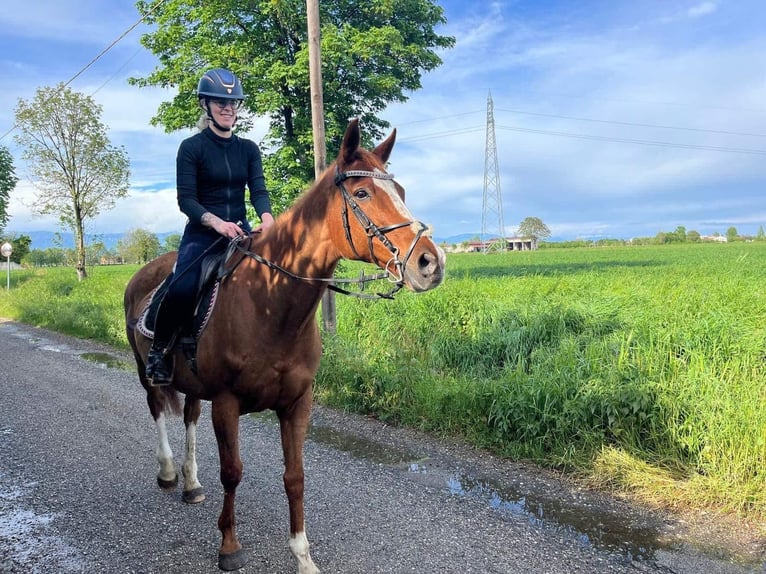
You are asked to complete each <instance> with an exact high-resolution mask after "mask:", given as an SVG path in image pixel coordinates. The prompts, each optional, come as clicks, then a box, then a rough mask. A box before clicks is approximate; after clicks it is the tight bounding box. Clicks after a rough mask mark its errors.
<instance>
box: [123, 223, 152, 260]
mask: <svg viewBox="0 0 766 574" xmlns="http://www.w3.org/2000/svg"><path fill="white" fill-rule="evenodd" d="M160 251H161V249H160V240H159V239H157V236H156V235H155V234H154V233H151V232H150V231H146V230H145V229H133V230H131V231H128V233H126V234H125V237H123V238H122V239H120V240H119V241H118V242H117V253H119V255H120V257H122V258H123V259H124V260H125V261H126V262H129V263H147V262H148V261H150V260H152V259H154V258H155V257H157V256H158V255H159V254H160Z"/></svg>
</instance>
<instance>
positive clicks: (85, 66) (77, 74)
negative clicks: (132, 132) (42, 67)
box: [0, 0, 166, 141]
mask: <svg viewBox="0 0 766 574" xmlns="http://www.w3.org/2000/svg"><path fill="white" fill-rule="evenodd" d="M165 2H166V0H158V2H157V3H156V4H155V5H154V6H152V8H151V9H150V10H149V11H148V12H146V13H145V14H143V15H142V16H141V17H140V18H139V19H138V20H137V21H136V22H135V23H134V24H133V25H132V26H130V28H128V29H127V30H125V31H124V32H123V33H122V34H120V36H119V37H117V39H116V40H114V41H112V43H111V44H109V45H108V46H107V47H106V48H104V49H103V50H101V52H99V54H98V55H97V56H96V57H94V58H93V59H91V61H90V62H88V63H87V64H85V65H84V66H83V67H82V68H80V70H79V71H78V72H77V73H76V74H75V75H74V76H72V77H71V78H69V79H68V80H67V81H66V82H64V87H66V86H68V85H69V84H71V83H72V82H74V81H75V80H76V79H77V78H78V77H79V76H80V75H82V74H83V73H84V72H85V71H86V70H87V69H88V68H90V67H91V66H92V65H93V64H95V63H96V62H97V61H98V60H99V59H101V57H102V56H103V55H104V54H106V53H107V52H108V51H109V50H111V49H112V48H114V46H116V45H117V43H118V42H120V41H121V40H122V39H123V38H124V37H125V36H127V35H128V34H130V33H131V32H132V31H133V30H134V29H135V28H136V27H137V26H138V25H139V24H141V22H143V21H144V20H146V18H148V17H149V16H150V15H151V14H152V13H153V12H154V11H155V10H157V8H159V7H160V6H162V5H163V4H164V3H165ZM131 59H132V58H131ZM110 79H111V78H110ZM101 87H103V86H101ZM99 89H101V88H99ZM17 127H18V124H13V125H12V126H11V128H10V129H9V130H8V131H7V132H5V133H4V134H3V135H2V136H0V141H2V140H3V139H5V137H6V136H7V135H8V134H10V133H11V132H12V131H13V130H15V129H16V128H17Z"/></svg>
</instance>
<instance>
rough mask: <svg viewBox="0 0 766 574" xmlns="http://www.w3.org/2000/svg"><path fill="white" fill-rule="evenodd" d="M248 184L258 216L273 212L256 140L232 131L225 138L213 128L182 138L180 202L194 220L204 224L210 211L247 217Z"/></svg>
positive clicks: (178, 170) (178, 164)
mask: <svg viewBox="0 0 766 574" xmlns="http://www.w3.org/2000/svg"><path fill="white" fill-rule="evenodd" d="M245 185H247V188H248V189H249V190H250V203H252V205H253V207H254V208H255V212H256V213H257V214H258V217H261V216H262V215H263V214H264V213H266V212H269V213H270V212H271V201H270V200H269V194H268V191H267V190H266V180H265V178H264V177H263V166H262V164H261V151H260V150H259V149H258V146H257V145H256V143H255V142H253V141H251V140H248V139H243V138H239V137H237V136H236V135H233V134H232V136H231V137H230V138H222V137H220V136H218V135H216V134H215V132H213V131H212V130H211V129H210V128H207V129H205V130H204V131H202V132H200V133H198V134H195V135H193V136H191V137H189V138H187V139H185V140H184V141H182V142H181V145H180V146H179V148H178V155H177V157H176V189H177V193H178V206H179V207H180V208H181V211H182V212H183V213H184V214H185V215H186V216H187V217H188V218H189V221H190V223H191V224H194V225H200V226H201V225H202V223H201V222H200V218H201V217H202V214H204V213H205V212H207V211H209V212H210V213H213V214H214V215H217V216H218V217H220V218H221V219H223V220H225V221H234V222H237V221H245V219H246V211H245Z"/></svg>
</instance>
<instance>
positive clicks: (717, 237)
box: [700, 235, 727, 243]
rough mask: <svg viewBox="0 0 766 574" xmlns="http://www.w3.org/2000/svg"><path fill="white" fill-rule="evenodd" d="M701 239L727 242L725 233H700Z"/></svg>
mask: <svg viewBox="0 0 766 574" xmlns="http://www.w3.org/2000/svg"><path fill="white" fill-rule="evenodd" d="M700 241H718V242H719V243H726V242H727V239H726V236H725V235H700Z"/></svg>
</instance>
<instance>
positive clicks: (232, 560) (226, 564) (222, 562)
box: [218, 548, 247, 571]
mask: <svg viewBox="0 0 766 574" xmlns="http://www.w3.org/2000/svg"><path fill="white" fill-rule="evenodd" d="M245 564H247V552H246V551H245V549H244V548H240V549H239V550H237V551H235V552H232V553H231V554H221V553H220V552H219V553H218V567H219V568H220V569H221V570H227V571H228V570H238V569H240V568H242V567H243V566H244V565H245Z"/></svg>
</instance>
